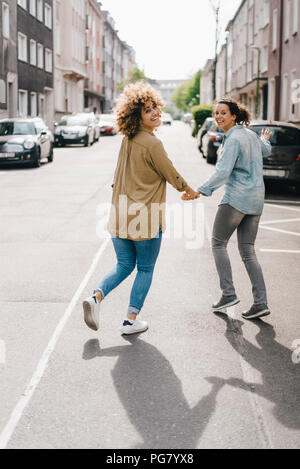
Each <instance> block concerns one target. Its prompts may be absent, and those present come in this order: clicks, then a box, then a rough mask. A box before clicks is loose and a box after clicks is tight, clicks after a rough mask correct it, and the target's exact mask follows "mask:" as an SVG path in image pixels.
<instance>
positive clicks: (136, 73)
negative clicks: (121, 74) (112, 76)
mask: <svg viewBox="0 0 300 469" xmlns="http://www.w3.org/2000/svg"><path fill="white" fill-rule="evenodd" d="M140 80H144V81H148V78H147V77H146V75H145V74H144V72H143V70H140V69H139V68H138V67H135V68H133V69H131V70H130V72H129V77H128V79H127V80H122V81H121V82H120V83H119V84H118V85H117V89H118V91H123V90H124V88H125V86H127V85H129V83H135V82H137V81H140Z"/></svg>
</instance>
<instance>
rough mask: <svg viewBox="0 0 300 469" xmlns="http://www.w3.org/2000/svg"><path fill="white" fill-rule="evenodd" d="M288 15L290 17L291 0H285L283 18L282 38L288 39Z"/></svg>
mask: <svg viewBox="0 0 300 469" xmlns="http://www.w3.org/2000/svg"><path fill="white" fill-rule="evenodd" d="M290 17H291V0H286V9H285V19H284V40H285V41H288V39H289V37H290Z"/></svg>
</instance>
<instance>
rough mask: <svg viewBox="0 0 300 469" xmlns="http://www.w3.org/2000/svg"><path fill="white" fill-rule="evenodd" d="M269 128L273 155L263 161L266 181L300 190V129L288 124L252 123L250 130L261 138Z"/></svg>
mask: <svg viewBox="0 0 300 469" xmlns="http://www.w3.org/2000/svg"><path fill="white" fill-rule="evenodd" d="M266 127H267V128H268V129H270V130H271V132H272V135H271V139H270V143H271V145H272V153H271V155H270V156H268V157H264V159H263V172H264V179H265V180H266V181H269V180H273V181H280V182H282V183H285V184H289V185H293V186H296V187H297V188H298V189H300V129H299V127H296V126H295V125H293V124H288V123H286V122H274V121H272V122H271V121H261V122H252V123H251V125H250V128H251V129H252V130H253V131H254V132H255V133H257V135H259V136H260V134H261V131H262V129H264V128H266Z"/></svg>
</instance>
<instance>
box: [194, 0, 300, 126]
mask: <svg viewBox="0 0 300 469" xmlns="http://www.w3.org/2000/svg"><path fill="white" fill-rule="evenodd" d="M299 27H300V2H299V0H243V1H242V2H241V4H240V6H239V8H238V10H237V12H236V14H235V15H234V17H233V19H232V20H231V21H230V22H229V23H228V26H227V28H226V31H227V39H226V44H225V45H224V46H223V47H222V49H221V51H220V53H219V55H218V61H217V77H216V80H217V83H216V85H217V97H218V98H219V97H220V96H222V95H223V91H224V89H225V92H226V93H225V94H227V95H230V96H232V97H233V98H235V99H238V100H239V101H241V102H243V103H244V104H246V105H247V106H248V108H249V109H250V111H251V113H252V115H253V116H256V117H257V118H259V119H268V120H283V121H289V122H292V123H295V124H297V125H300V104H299V101H300V54H299V51H300V39H299ZM225 57H226V59H225V60H224V58H225ZM210 63H211V62H210V61H208V63H207V64H206V66H205V68H204V71H203V75H202V80H201V103H202V104H208V103H211V102H212V92H211V88H212V85H211V81H212V76H211V70H210ZM224 81H225V82H224ZM203 88H204V89H203Z"/></svg>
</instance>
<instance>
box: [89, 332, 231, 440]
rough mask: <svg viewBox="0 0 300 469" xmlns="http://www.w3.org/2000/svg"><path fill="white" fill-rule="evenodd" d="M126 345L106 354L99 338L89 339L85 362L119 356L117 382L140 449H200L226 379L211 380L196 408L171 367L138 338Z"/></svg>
mask: <svg viewBox="0 0 300 469" xmlns="http://www.w3.org/2000/svg"><path fill="white" fill-rule="evenodd" d="M126 340H127V341H128V342H129V345H125V346H118V347H111V348H108V349H103V350H102V349H101V348H100V344H99V341H98V340H97V339H94V340H89V341H88V342H87V343H86V344H85V346H84V351H83V359H84V360H92V359H94V358H96V357H98V358H101V357H107V356H109V357H116V356H118V357H119V359H118V361H117V363H116V366H115V368H114V369H113V371H112V377H113V381H114V385H115V389H116V391H117V393H118V396H119V399H120V401H121V402H122V404H123V406H124V408H125V409H126V411H127V414H128V417H129V419H130V421H131V423H132V425H133V426H134V427H135V428H136V430H137V431H138V433H139V434H140V435H141V437H142V442H141V443H140V444H138V445H137V446H136V447H135V448H137V449H141V448H175V449H176V448H177V449H178V448H196V447H197V443H198V440H199V438H200V437H201V435H202V433H203V431H204V430H205V427H206V425H207V424H208V422H209V419H210V417H211V416H212V415H213V413H214V411H215V407H216V397H217V394H218V392H219V390H220V389H221V388H222V386H223V385H224V380H223V379H220V378H212V379H210V383H211V384H212V388H211V391H210V392H209V394H208V395H206V396H204V397H203V398H202V399H201V400H200V401H199V402H198V404H197V405H196V406H195V407H193V408H190V406H189V404H188V402H187V400H186V398H185V396H184V394H183V392H182V386H181V382H180V380H179V379H178V377H177V376H176V374H175V373H174V370H173V369H172V366H171V364H170V362H169V361H168V360H167V359H166V358H165V357H164V356H163V355H162V354H161V353H160V352H159V351H158V350H157V349H156V348H155V347H154V346H153V345H150V344H148V343H147V342H144V341H142V340H140V339H139V338H138V337H130V338H127V339H126Z"/></svg>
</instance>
